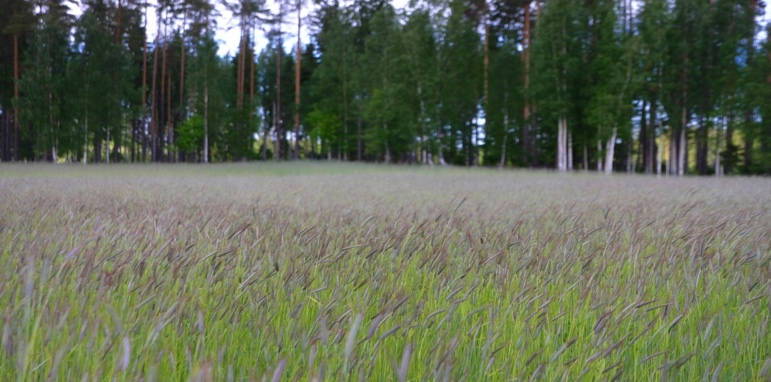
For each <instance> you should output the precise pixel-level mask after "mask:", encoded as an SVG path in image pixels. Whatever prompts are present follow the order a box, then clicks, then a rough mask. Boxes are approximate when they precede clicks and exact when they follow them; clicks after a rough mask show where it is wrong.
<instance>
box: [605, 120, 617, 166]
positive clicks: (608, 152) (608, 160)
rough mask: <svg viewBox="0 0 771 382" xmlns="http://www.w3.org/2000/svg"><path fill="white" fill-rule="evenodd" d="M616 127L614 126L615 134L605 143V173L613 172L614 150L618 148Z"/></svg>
mask: <svg viewBox="0 0 771 382" xmlns="http://www.w3.org/2000/svg"><path fill="white" fill-rule="evenodd" d="M616 132H617V131H616V128H615V127H614V128H613V134H612V135H611V136H610V139H608V142H607V144H606V145H605V174H606V175H608V174H611V173H613V152H614V151H615V149H616Z"/></svg>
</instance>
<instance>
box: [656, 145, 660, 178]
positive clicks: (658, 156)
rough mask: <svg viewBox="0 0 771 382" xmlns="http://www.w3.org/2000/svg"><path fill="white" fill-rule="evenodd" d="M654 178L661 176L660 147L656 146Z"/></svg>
mask: <svg viewBox="0 0 771 382" xmlns="http://www.w3.org/2000/svg"><path fill="white" fill-rule="evenodd" d="M656 176H657V177H660V176H661V145H656Z"/></svg>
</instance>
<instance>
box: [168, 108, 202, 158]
mask: <svg viewBox="0 0 771 382" xmlns="http://www.w3.org/2000/svg"><path fill="white" fill-rule="evenodd" d="M203 123H204V120H203V117H202V116H200V115H194V116H192V117H190V118H188V119H187V120H186V121H185V122H184V123H182V124H181V125H180V126H179V128H178V129H177V137H176V138H177V139H176V141H175V144H176V145H177V147H179V149H180V150H182V151H183V152H185V153H193V152H197V151H199V150H201V148H202V147H203V136H204V131H203V127H204V126H203Z"/></svg>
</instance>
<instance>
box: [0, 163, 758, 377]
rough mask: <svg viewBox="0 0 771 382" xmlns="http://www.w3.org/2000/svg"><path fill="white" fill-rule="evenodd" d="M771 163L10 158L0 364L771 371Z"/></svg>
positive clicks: (305, 372)
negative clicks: (765, 166) (507, 164)
mask: <svg viewBox="0 0 771 382" xmlns="http://www.w3.org/2000/svg"><path fill="white" fill-rule="evenodd" d="M770 300H771V180H769V179H750V178H727V179H725V178H724V179H708V178H685V179H674V178H659V179H657V178H654V177H642V176H622V175H620V176H612V177H605V176H600V175H593V174H564V175H558V174H554V173H545V172H512V171H497V170H482V169H476V170H461V169H427V168H424V169H421V168H398V167H378V166H363V165H339V164H338V165H322V164H272V165H252V164H249V165H216V166H209V167H205V166H154V167H150V166H146V167H132V166H120V165H119V166H110V167H106V166H88V167H85V168H83V167H78V166H71V167H67V166H42V165H39V166H15V167H8V166H5V167H0V321H1V322H0V323H1V324H2V349H0V380H3V381H14V380H16V381H23V380H35V381H38V380H47V379H50V380H58V381H85V380H89V381H90V380H100V381H101V380H117V381H129V380H130V381H135V380H147V381H149V380H156V381H185V380H201V381H207V380H257V381H260V380H267V381H277V380H282V381H283V380H287V381H289V380H316V379H318V380H329V381H341V380H354V381H359V380H366V381H387V380H410V381H422V380H428V381H437V380H438V381H448V380H449V381H456V380H469V381H471V380H475V381H476V380H488V381H509V380H533V379H539V378H540V379H542V380H546V381H552V380H567V381H577V380H613V379H619V380H625V381H632V380H634V381H640V380H679V381H695V380H713V381H734V380H739V381H750V380H752V381H756V380H767V379H769V378H771V332H770V331H769V328H768V326H769V319H770V317H771V306H770V305H769V304H770Z"/></svg>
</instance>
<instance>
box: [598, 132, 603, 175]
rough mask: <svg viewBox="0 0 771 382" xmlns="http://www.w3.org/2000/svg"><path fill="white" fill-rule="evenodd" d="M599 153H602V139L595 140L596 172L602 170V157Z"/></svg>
mask: <svg viewBox="0 0 771 382" xmlns="http://www.w3.org/2000/svg"><path fill="white" fill-rule="evenodd" d="M600 153H602V141H601V140H599V139H598V140H597V155H598V158H597V172H602V159H601V158H600V157H599V155H600Z"/></svg>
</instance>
